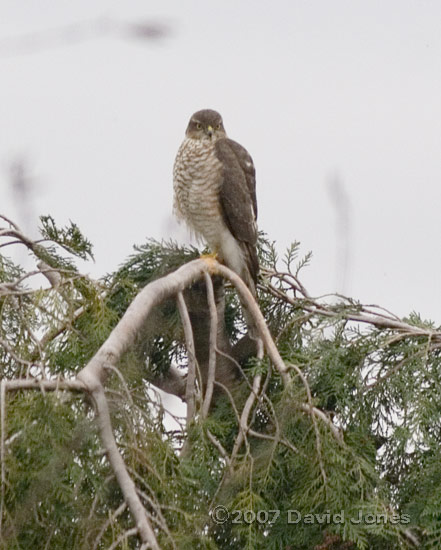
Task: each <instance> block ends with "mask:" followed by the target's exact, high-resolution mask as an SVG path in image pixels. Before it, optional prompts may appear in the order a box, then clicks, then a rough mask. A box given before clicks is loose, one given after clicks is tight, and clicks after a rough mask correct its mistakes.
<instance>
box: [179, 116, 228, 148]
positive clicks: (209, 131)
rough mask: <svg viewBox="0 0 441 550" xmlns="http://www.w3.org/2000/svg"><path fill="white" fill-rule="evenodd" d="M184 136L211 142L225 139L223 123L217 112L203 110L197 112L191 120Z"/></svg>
mask: <svg viewBox="0 0 441 550" xmlns="http://www.w3.org/2000/svg"><path fill="white" fill-rule="evenodd" d="M185 135H186V136H187V137H188V138H192V139H204V140H205V139H206V140H213V141H215V140H216V139H219V138H220V137H225V136H226V133H225V128H224V123H223V122H222V117H221V116H220V114H219V113H218V112H217V111H213V110H211V109H203V110H202V111H198V112H197V113H195V114H194V115H193V116H192V117H191V118H190V122H189V123H188V126H187V131H186V132H185Z"/></svg>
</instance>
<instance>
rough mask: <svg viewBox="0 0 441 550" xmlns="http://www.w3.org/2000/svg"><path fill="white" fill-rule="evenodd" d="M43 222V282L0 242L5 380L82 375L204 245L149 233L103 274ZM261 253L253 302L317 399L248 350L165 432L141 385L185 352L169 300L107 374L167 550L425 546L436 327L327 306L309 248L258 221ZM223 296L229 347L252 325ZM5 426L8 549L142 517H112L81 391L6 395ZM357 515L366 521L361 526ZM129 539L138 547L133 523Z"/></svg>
mask: <svg viewBox="0 0 441 550" xmlns="http://www.w3.org/2000/svg"><path fill="white" fill-rule="evenodd" d="M42 224H43V229H42V234H43V237H44V238H45V239H49V240H50V242H49V243H46V244H45V247H44V249H43V246H42V245H36V246H35V247H34V249H33V254H34V256H35V259H36V260H41V259H43V260H44V261H45V263H46V264H47V265H49V266H51V267H52V268H57V269H58V270H59V272H60V274H61V277H62V279H61V282H60V284H59V285H58V286H54V287H52V286H49V285H47V286H46V287H45V288H43V289H42V288H39V287H38V288H36V286H37V285H35V284H33V285H32V284H31V283H30V279H31V277H26V272H25V271H24V270H23V269H22V268H21V267H20V266H19V265H17V264H16V263H14V262H13V261H12V260H11V259H10V258H7V257H6V256H4V255H0V283H2V284H7V285H10V286H8V287H6V286H3V287H0V288H3V289H6V290H4V292H0V314H1V321H0V372H1V377H2V378H4V379H6V380H9V379H15V378H19V377H25V376H32V377H43V376H44V377H47V378H56V377H57V376H63V377H69V376H71V375H75V374H76V373H78V371H79V370H80V369H81V368H83V367H84V365H85V364H86V363H87V361H88V360H89V359H90V358H91V357H92V356H93V355H94V353H95V352H96V351H97V350H98V348H99V346H100V345H101V344H102V343H103V342H104V341H105V339H106V338H107V336H108V335H109V334H110V331H111V330H112V328H113V327H114V326H115V325H116V323H117V322H118V320H119V319H120V318H121V316H122V315H123V314H124V312H125V311H126V309H127V307H128V306H129V304H130V303H131V301H132V300H133V298H134V297H135V295H136V294H137V292H138V291H139V290H140V289H141V288H142V287H143V286H145V285H146V284H148V283H149V282H151V281H153V280H155V279H157V278H159V277H161V276H163V275H165V274H167V273H169V272H171V271H173V270H175V269H176V268H178V267H179V266H180V265H182V264H183V263H185V262H187V261H189V260H191V259H194V258H196V257H197V256H198V254H199V253H198V251H197V250H196V249H194V248H188V249H186V248H181V247H179V246H177V245H176V244H175V243H158V242H155V241H148V242H147V243H146V244H144V245H142V246H139V247H136V248H135V252H134V253H133V254H132V255H131V256H130V257H129V258H128V260H127V261H126V262H125V263H124V264H123V265H122V266H121V267H120V268H119V269H118V270H116V271H115V273H111V274H108V275H107V276H106V277H105V278H104V279H103V280H102V281H99V282H96V281H92V280H91V279H89V278H88V277H85V276H82V275H81V274H80V273H79V271H78V269H77V267H76V265H75V260H74V258H75V256H76V257H79V258H81V259H86V258H87V257H89V258H91V257H92V256H91V245H90V243H89V242H88V241H87V239H85V238H84V237H83V236H82V235H81V233H80V231H79V230H78V228H77V226H76V225H75V224H71V225H70V226H68V227H67V228H57V226H56V224H55V222H54V220H53V219H52V218H51V217H50V216H47V217H43V218H42ZM60 247H61V249H62V252H61V251H60ZM66 252H67V253H68V255H66ZM259 256H260V261H261V264H262V267H263V269H262V278H261V284H260V289H259V301H260V307H261V310H262V312H263V313H264V316H265V318H266V320H267V322H268V325H269V327H270V329H271V332H272V334H273V337H274V339H275V341H276V343H277V346H278V349H279V350H280V353H281V354H282V357H283V359H284V361H285V362H286V364H287V365H293V366H296V367H297V368H299V369H300V370H301V371H302V373H303V375H304V377H305V379H306V381H307V383H308V387H309V389H310V397H309V396H308V392H307V389H306V387H305V384H304V382H303V381H302V379H301V377H300V376H298V374H296V370H295V369H294V368H293V369H292V370H291V371H290V375H291V383H290V384H289V385H288V387H283V385H282V383H281V381H280V378H279V377H278V376H277V375H276V374H275V373H274V372H273V371H272V368H271V366H270V364H269V362H268V360H266V359H265V360H264V361H263V362H256V361H254V362H251V363H250V364H249V365H248V366H247V368H246V369H245V372H244V376H246V377H247V380H246V381H243V382H242V383H241V384H238V388H237V392H236V393H235V394H234V395H233V396H228V395H225V394H223V395H222V396H221V397H220V398H219V399H218V400H217V402H216V405H215V406H214V407H213V409H212V411H211V413H210V415H209V416H208V418H206V419H202V418H200V417H199V416H197V417H196V418H195V420H194V422H193V423H192V424H191V426H190V427H189V430H188V433H185V430H184V432H183V431H181V430H179V429H176V426H174V427H173V428H166V427H165V425H164V422H163V420H164V410H163V408H162V405H161V404H160V403H159V402H158V400H157V399H156V396H155V394H154V391H153V390H152V389H151V387H150V386H149V385H148V382H147V381H148V380H149V379H151V378H153V377H154V376H156V375H157V374H158V373H162V374H163V375H166V374H167V370H168V369H169V367H170V365H171V364H174V365H176V366H178V367H183V368H184V367H185V365H186V350H185V345H184V338H183V333H182V328H181V325H180V321H179V317H178V315H177V312H176V307H175V304H174V302H173V301H168V302H165V303H163V304H162V305H161V307H158V308H157V311H155V313H154V316H153V317H152V320H151V322H150V324H148V326H146V329H145V334H143V335H142V338H140V340H139V342H138V343H137V345H136V347H135V348H134V349H133V350H131V351H130V352H129V353H127V354H126V356H125V357H124V359H123V360H122V361H121V364H119V365H118V370H119V373H120V376H117V375H116V374H115V376H113V377H112V378H111V381H110V384H109V385H108V393H107V395H108V399H109V403H110V407H111V414H112V423H113V428H114V431H115V434H116V438H117V442H118V445H119V448H120V451H121V453H122V454H123V457H124V460H125V462H126V464H127V466H128V468H129V473H130V475H131V476H132V479H133V480H134V481H135V483H136V485H137V488H138V490H139V492H140V495H141V498H142V500H143V503H144V505H145V506H146V508H147V510H148V511H149V513H151V514H152V515H153V516H155V518H156V523H155V528H156V529H157V533H158V540H159V543H160V546H161V548H163V549H172V548H178V549H179V550H181V549H207V550H208V549H210V550H212V549H216V548H218V549H225V550H235V549H238V550H239V549H244V548H248V549H260V548H262V549H263V548H265V549H274V550H280V549H291V550H294V549H295V550H311V549H323V550H340V549H341V550H343V549H344V548H346V549H351V548H354V549H355V548H359V549H375V550H392V549H396V548H403V549H404V548H410V547H411V543H410V540H411V538H412V537H416V538H418V540H419V542H420V548H421V549H423V550H435V549H437V548H439V547H440V545H441V513H440V509H441V497H440V495H441V450H440V449H441V424H440V418H441V415H440V412H441V391H440V388H441V369H440V364H441V361H440V355H441V351H440V347H439V340H438V341H435V340H434V339H433V338H432V337H431V336H430V333H431V331H432V332H433V333H434V332H435V331H436V327H435V326H434V325H433V323H430V322H427V321H424V320H422V319H420V318H419V316H418V315H417V314H415V313H413V314H411V315H410V316H409V318H408V319H407V322H408V323H409V324H410V325H412V326H415V327H419V328H421V329H424V330H427V331H428V332H427V333H424V334H422V335H420V336H418V335H409V334H405V333H402V332H397V331H392V330H391V329H386V328H376V327H374V326H362V325H361V324H359V323H355V322H354V321H351V320H350V319H351V318H352V317H353V316H354V315H355V314H358V313H360V312H361V311H362V306H361V305H360V304H358V303H357V302H355V301H353V300H340V301H338V302H336V303H334V304H331V305H327V306H326V308H325V309H326V315H325V314H324V313H323V311H324V310H322V311H321V310H320V308H317V307H316V306H315V305H314V307H313V306H312V305H311V300H310V299H309V298H308V297H305V295H303V294H302V292H301V285H300V281H299V276H300V274H301V272H302V271H301V270H302V269H304V268H305V266H307V265H308V263H309V262H310V255H309V254H308V255H306V256H305V257H304V258H303V259H302V258H299V244H298V243H294V245H293V246H292V247H290V248H289V250H288V251H287V253H286V255H285V256H283V257H282V260H280V259H279V257H278V253H277V250H276V246H275V244H274V243H272V242H270V241H268V240H267V239H266V237H265V236H263V235H261V238H260V250H259ZM274 271H277V272H278V273H279V274H280V273H284V274H285V276H286V277H285V279H283V278H281V277H274V276H273V274H272V273H273V272H274ZM23 277H25V278H24V279H22V278H23ZM19 279H20V281H19V283H18V284H16V283H17V281H18V280H19ZM21 279H22V280H21ZM27 284H28V285H29V286H26V285H27ZM8 289H9V290H8ZM226 297H227V304H226V316H227V329H228V332H229V336H230V338H231V339H232V342H233V343H234V342H235V341H237V339H238V338H239V337H240V334H241V330H242V327H243V322H242V318H241V315H242V314H241V308H240V305H239V302H238V301H237V297H236V295H235V292H234V291H233V289H231V288H227V290H226ZM427 334H429V336H427ZM1 342H2V343H1ZM257 373H261V374H262V377H263V386H264V387H265V394H264V395H263V396H262V397H261V398H260V399H259V400H258V402H257V404H256V406H255V408H254V409H253V412H252V415H251V426H250V427H251V429H252V430H253V433H249V434H248V435H247V437H246V438H245V441H244V443H243V444H242V445H241V446H240V447H239V449H237V452H236V455H235V456H234V457H233V461H232V463H231V465H229V464H228V463H227V461H226V458H225V456H224V455H226V456H229V457H230V458H231V453H232V452H233V449H234V447H235V441H236V438H237V436H238V432H239V429H238V419H237V414H240V412H241V410H242V407H243V405H244V403H245V401H246V399H247V397H248V395H249V393H250V385H251V384H252V381H253V377H254V376H255V375H256V374H257ZM122 380H123V381H124V382H123V381H122ZM231 399H233V400H234V406H233V403H232V402H231ZM309 399H311V402H310V401H309ZM302 405H303V407H302ZM305 405H307V407H312V405H314V406H315V407H317V408H318V409H319V410H320V411H321V412H322V413H324V414H325V415H326V416H325V418H327V419H328V422H325V421H323V418H321V417H318V416H314V415H312V414H309V413H308V408H306V409H305ZM235 409H236V410H235ZM331 422H332V424H333V426H335V427H337V428H338V429H339V430H340V431H341V437H337V436H336V434H335V433H334V432H333V431H332V430H331V429H330V427H329V424H330V423H331ZM4 425H5V432H4V433H3V434H2V442H3V443H2V444H3V448H4V456H5V461H4V464H3V471H4V472H5V476H6V480H5V484H4V490H3V496H2V503H3V504H2V537H3V538H2V539H0V548H4V549H5V550H6V549H7V550H18V549H23V550H24V549H26V550H27V549H29V548H33V549H36V550H39V549H41V550H43V549H44V548H69V549H70V548H72V549H74V550H83V549H86V548H87V549H90V548H94V545H95V547H96V548H97V549H104V548H109V547H110V546H111V544H112V543H113V542H115V541H116V540H117V539H118V537H119V536H120V535H122V534H123V533H124V532H125V531H127V530H128V529H130V528H131V527H133V519H132V517H131V516H130V514H129V513H128V511H127V510H122V511H121V512H120V513H119V514H118V515H117V516H115V515H114V514H115V511H116V510H117V509H118V508H119V507H120V506H121V504H122V502H123V501H122V495H121V492H120V489H119V487H118V485H117V484H116V482H115V479H114V477H113V474H112V472H111V469H110V467H109V465H108V462H107V460H106V457H105V456H104V454H103V451H102V448H101V444H100V441H99V438H98V436H97V433H96V430H95V424H94V421H93V411H92V408H91V407H90V404H88V403H87V402H84V400H83V398H82V396H80V395H75V394H70V393H66V392H61V391H59V392H54V393H53V394H43V393H42V392H30V391H16V392H9V393H8V395H7V399H6V404H5V417H4ZM259 434H260V437H259ZM184 438H187V450H186V452H185V453H184V455H181V454H180V453H179V448H180V446H181V445H182V443H183V439H184ZM213 441H216V442H217V443H216V444H214V443H213ZM216 506H224V507H226V509H227V510H228V511H229V517H228V519H227V520H226V521H225V522H218V523H216V521H215V520H214V519H213V517H214V516H213V517H211V516H210V513H209V512H210V510H211V511H212V512H213V511H214V510H215V509H216ZM157 510H160V512H161V515H160V517H159V516H157V515H155V514H156V512H157ZM360 514H361V515H362V517H363V518H364V520H362V521H359V522H357V521H356V520H357V518H359V516H360ZM394 516H397V517H399V521H395V519H394ZM299 517H301V518H302V519H301V520H299V521H296V520H297V519H298V518H299ZM342 518H343V519H342ZM370 518H374V521H370ZM377 518H380V519H379V521H377ZM120 547H121V548H140V544H139V541H138V540H137V538H136V537H130V538H128V539H127V541H126V542H124V543H122V544H121V545H120Z"/></svg>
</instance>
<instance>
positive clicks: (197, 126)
mask: <svg viewBox="0 0 441 550" xmlns="http://www.w3.org/2000/svg"><path fill="white" fill-rule="evenodd" d="M196 128H197V129H198V130H200V129H201V128H202V124H201V123H200V122H198V123H197V124H196Z"/></svg>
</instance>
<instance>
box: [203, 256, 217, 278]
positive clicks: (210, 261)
mask: <svg viewBox="0 0 441 550" xmlns="http://www.w3.org/2000/svg"><path fill="white" fill-rule="evenodd" d="M200 259H201V260H204V262H205V263H206V264H207V266H208V269H209V271H210V273H211V274H214V273H215V272H216V267H215V265H214V262H215V261H219V258H218V256H217V252H212V253H211V254H201V255H200Z"/></svg>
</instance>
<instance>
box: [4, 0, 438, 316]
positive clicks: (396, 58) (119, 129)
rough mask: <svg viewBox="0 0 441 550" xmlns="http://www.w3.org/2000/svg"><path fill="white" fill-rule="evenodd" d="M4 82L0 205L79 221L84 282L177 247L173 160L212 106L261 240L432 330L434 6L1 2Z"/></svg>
mask: <svg viewBox="0 0 441 550" xmlns="http://www.w3.org/2000/svg"><path fill="white" fill-rule="evenodd" d="M99 18H102V19H100V21H101V25H99V24H97V23H96V20H97V19H99ZM87 21H91V22H92V23H91V24H90V25H89V26H87V25H86V22H87ZM94 21H95V23H93V22H94ZM106 21H107V26H104V25H105V22H106ZM115 21H116V22H118V21H119V22H122V23H132V22H133V23H138V24H140V23H144V22H148V23H158V24H161V26H162V27H163V28H165V29H166V30H168V33H167V34H166V35H165V36H163V38H162V39H160V40H157V41H147V40H135V39H134V38H133V37H130V35H129V34H127V32H126V33H125V34H124V29H126V28H125V27H123V26H118V25H115V24H113V26H112V22H115ZM81 22H83V23H81ZM73 23H80V24H79V26H78V27H77V32H80V35H75V34H74V33H73V30H72V29H71V30H70V33H69V32H68V31H67V30H66V32H61V33H57V31H56V30H50V29H57V28H59V27H64V26H68V25H71V24H73ZM78 29H79V31H78ZM87 29H88V30H87ZM106 29H107V32H105V31H106ZM47 31H50V32H47ZM86 31H87V32H86ZM40 32H42V33H43V34H41V35H40V34H39V33H40ZM29 33H36V34H33V38H32V39H30V38H29V36H27V35H28V34H29ZM20 37H25V38H26V41H25V42H24V41H23V38H20ZM37 46H38V48H37ZM32 50H35V51H32ZM0 75H1V76H0V78H1V84H0V212H2V213H4V214H6V215H8V216H10V217H13V218H14V219H15V220H18V221H19V222H20V223H21V224H23V225H24V226H25V227H26V229H27V230H28V231H31V232H32V231H35V226H36V220H37V216H38V215H39V214H47V213H50V214H51V215H52V216H53V217H54V218H55V219H56V220H57V221H59V222H60V223H65V222H66V221H67V220H69V219H71V220H73V221H75V222H76V223H78V224H79V226H80V227H81V229H82V230H83V232H84V233H85V234H86V235H87V236H88V237H89V238H90V240H91V241H92V242H93V243H94V245H95V256H96V264H95V265H94V266H92V267H91V268H90V269H91V273H92V274H93V275H95V276H98V275H102V274H104V273H105V272H107V271H111V270H113V269H115V268H116V267H117V266H118V265H119V264H120V263H122V262H123V261H124V259H125V258H126V257H127V256H128V255H129V254H130V253H131V250H132V245H133V244H135V243H138V244H140V243H142V242H144V241H145V239H146V238H147V237H155V238H157V239H160V238H163V237H164V238H168V237H170V236H173V237H175V238H178V239H180V240H182V241H183V240H184V239H185V238H186V233H185V231H183V230H182V229H180V228H179V226H177V225H176V224H175V223H174V222H173V220H172V214H171V207H172V166H173V161H174V156H175V154H176V151H177V148H178V146H179V144H180V142H181V140H182V138H183V136H184V131H185V127H186V125H187V122H188V119H189V117H190V115H191V114H192V113H193V112H194V111H196V110H199V109H201V108H207V107H209V108H213V109H216V110H218V111H219V112H220V113H221V114H222V116H223V118H224V123H225V127H226V130H227V132H228V134H229V136H230V137H231V138H233V139H235V140H236V141H239V142H240V143H241V144H242V145H244V146H245V147H246V148H247V149H248V150H249V152H250V153H251V155H252V156H253V158H254V161H255V164H256V168H257V178H258V180H257V185H258V203H259V226H260V229H262V230H264V231H265V232H266V233H267V234H268V235H269V237H270V238H272V239H274V240H276V241H277V242H278V246H279V249H280V250H283V248H284V246H286V245H287V244H288V243H289V242H290V241H292V240H299V241H301V243H302V250H303V252H307V251H309V250H312V252H313V254H314V256H313V260H312V264H311V266H310V267H309V268H307V270H306V271H305V273H304V278H303V279H304V282H305V283H306V286H307V287H308V288H309V291H310V292H311V293H312V294H314V295H318V294H322V293H327V292H333V291H336V290H340V291H344V292H345V293H347V294H350V295H351V296H353V297H354V298H358V299H361V300H362V301H363V302H367V303H379V304H381V305H383V306H385V307H388V308H390V309H392V310H394V311H395V312H397V313H399V314H401V315H404V314H407V313H409V312H410V311H412V310H416V311H418V312H420V313H421V314H422V315H423V317H429V318H432V319H434V320H435V321H436V322H437V323H440V322H441V279H440V271H441V247H440V237H441V216H440V205H441V2H440V1H439V0H378V1H376V0H369V1H368V0H364V1H360V0H347V1H342V0H332V1H330V0H289V1H288V0H286V1H273V2H268V1H267V0H265V1H258V0H247V1H245V0H244V1H240V0H235V1H233V0H223V1H222V2H210V1H207V0H205V1H202V0H201V1H196V0H193V1H191V0H174V1H172V0H161V1H157V0H151V1H147V0H144V1H141V0H139V1H138V0H132V1H127V0H125V1H122V0H120V1H116V0H115V1H108V0H106V1H105V0H87V1H85V0H77V1H76V2H72V1H67V0H57V2H53V1H49V0H33V1H27V2H24V1H23V0H1V3H0ZM17 160H24V161H25V163H26V166H27V167H28V170H29V175H30V176H31V181H32V184H33V187H32V189H33V194H32V196H31V199H32V200H31V202H30V203H29V204H27V205H25V206H26V208H25V207H24V205H23V201H22V200H21V199H20V198H18V199H17V193H16V192H15V193H14V191H13V189H12V188H11V186H10V168H11V164H12V163H14V162H16V161H17Z"/></svg>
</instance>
